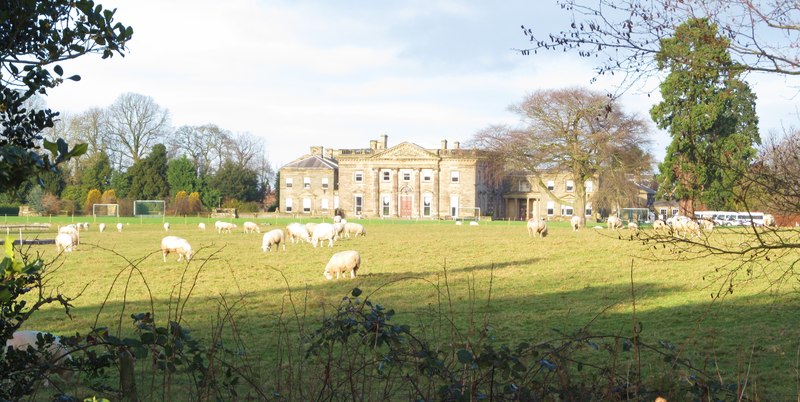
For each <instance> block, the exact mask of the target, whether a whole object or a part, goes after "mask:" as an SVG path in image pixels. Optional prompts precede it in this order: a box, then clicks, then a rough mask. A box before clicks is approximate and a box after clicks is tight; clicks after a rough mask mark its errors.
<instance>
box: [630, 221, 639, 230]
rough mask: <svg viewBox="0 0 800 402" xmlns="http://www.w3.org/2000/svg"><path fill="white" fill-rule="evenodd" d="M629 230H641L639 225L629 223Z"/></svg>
mask: <svg viewBox="0 0 800 402" xmlns="http://www.w3.org/2000/svg"><path fill="white" fill-rule="evenodd" d="M628 229H630V230H639V225H638V224H637V223H636V222H628Z"/></svg>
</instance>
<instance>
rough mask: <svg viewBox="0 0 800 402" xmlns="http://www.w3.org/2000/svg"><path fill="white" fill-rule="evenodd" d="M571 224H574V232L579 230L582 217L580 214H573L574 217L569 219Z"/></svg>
mask: <svg viewBox="0 0 800 402" xmlns="http://www.w3.org/2000/svg"><path fill="white" fill-rule="evenodd" d="M569 224H570V225H571V226H572V231H573V232H574V231H577V230H578V229H580V228H581V217H580V216H578V215H575V216H573V217H572V219H570V220H569Z"/></svg>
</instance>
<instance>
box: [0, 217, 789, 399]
mask: <svg viewBox="0 0 800 402" xmlns="http://www.w3.org/2000/svg"><path fill="white" fill-rule="evenodd" d="M26 220H27V221H29V222H41V221H44V222H47V221H51V222H52V223H53V229H52V230H51V231H49V232H45V233H40V234H38V236H40V237H42V238H52V237H54V235H55V231H56V228H55V227H56V226H57V225H58V224H64V223H67V222H69V221H71V219H70V218H52V219H51V218H36V219H34V218H28V219H26V218H16V217H15V218H11V217H9V218H5V221H6V222H7V223H14V222H25V221H26ZM74 220H75V221H76V222H78V221H83V220H82V219H79V218H75V219H74ZM88 220H89V221H91V218H89V219H88ZM166 220H167V221H169V222H170V223H171V230H170V232H169V234H170V235H176V236H180V237H184V238H186V239H187V240H188V241H189V242H190V243H191V244H192V246H193V248H194V249H195V257H194V258H193V259H192V261H191V263H190V264H188V266H187V265H186V264H184V263H179V262H176V260H175V259H176V257H175V256H174V255H170V256H169V257H168V261H167V262H166V263H164V262H163V261H162V257H161V254H160V251H159V246H160V239H161V237H163V236H165V235H166V234H165V232H164V231H163V229H162V228H161V222H162V221H161V219H149V220H140V219H138V218H136V219H134V218H123V219H122V221H123V222H126V223H128V224H127V225H126V226H125V228H124V230H123V232H122V233H117V231H116V229H115V228H114V227H113V226H114V225H113V224H114V223H116V219H115V218H113V219H112V218H107V219H105V220H104V221H105V222H107V223H108V226H109V228H107V229H106V232H105V233H99V232H98V230H97V225H96V223H93V224H92V226H91V228H90V230H89V231H88V232H82V235H81V236H82V237H81V241H82V244H81V245H80V247H79V249H78V250H77V251H76V252H73V253H68V254H65V255H63V256H61V257H58V258H57V260H56V261H55V266H58V267H59V268H58V269H57V270H56V271H55V273H54V274H53V277H52V279H51V282H50V286H51V287H58V289H59V290H60V291H61V292H63V293H65V294H68V295H70V294H72V295H74V294H78V293H79V292H81V291H82V292H83V293H82V295H81V297H80V298H79V299H78V300H76V302H75V309H74V311H73V314H74V318H73V319H72V320H68V319H64V315H63V311H61V310H58V309H46V310H44V311H42V312H41V313H39V314H36V315H35V316H34V318H33V319H32V320H31V321H29V322H28V323H27V328H31V329H40V330H48V331H53V332H56V333H60V334H70V333H74V332H75V331H79V332H84V333H85V332H86V331H87V329H88V328H90V327H92V326H93V325H94V323H95V322H98V323H99V325H103V326H109V327H111V328H112V329H113V330H114V331H116V329H117V328H118V327H120V328H121V330H122V332H123V334H126V335H130V334H131V333H132V327H131V325H130V319H129V316H130V314H131V313H136V312H144V311H148V310H149V309H150V305H151V303H152V304H153V306H154V309H155V312H156V315H157V318H161V319H164V318H165V317H166V315H167V314H170V316H171V317H173V316H174V315H175V311H176V307H175V306H176V300H177V299H178V298H179V297H180V298H185V297H186V294H187V292H188V290H189V289H190V287H191V282H192V280H193V278H194V276H195V275H196V276H197V283H196V284H195V285H194V287H193V288H192V290H191V292H192V293H191V297H190V300H189V301H188V303H186V305H185V309H183V310H182V313H181V318H182V322H183V323H184V324H185V325H186V326H188V327H190V328H192V329H193V330H194V332H195V334H196V336H199V337H202V336H203V334H204V333H207V332H208V331H209V328H210V327H211V325H212V322H213V321H214V319H215V318H216V317H217V316H218V314H219V312H220V311H221V308H220V306H221V300H223V299H224V300H225V301H226V302H227V303H234V302H238V303H239V304H237V306H236V308H235V316H234V317H235V321H236V323H237V325H238V327H237V329H238V331H239V333H240V334H241V335H242V339H243V340H244V341H245V344H246V345H245V346H246V347H247V351H248V354H249V355H250V356H254V357H257V359H258V360H259V361H261V362H263V364H264V365H265V366H269V364H271V363H270V362H272V361H273V360H274V359H275V352H274V351H275V349H276V346H275V344H276V343H277V342H278V340H279V339H281V337H280V336H279V333H280V332H281V329H280V328H279V326H278V322H279V317H281V316H282V317H283V320H286V319H287V317H290V316H291V314H290V311H291V309H290V303H294V307H295V308H296V309H298V311H300V313H299V314H301V315H304V316H305V317H306V320H305V322H306V325H307V327H308V328H309V329H313V328H315V325H316V324H317V323H318V322H319V318H320V317H321V315H322V312H323V310H326V311H328V312H330V311H331V310H332V308H333V306H335V305H337V304H338V302H339V300H341V298H342V297H343V296H345V295H347V294H348V293H349V292H350V290H351V289H352V288H353V287H359V288H361V289H363V290H364V291H365V294H370V293H372V294H371V296H370V297H371V299H372V300H374V301H375V302H378V303H381V304H383V305H385V306H387V307H390V308H393V309H395V310H396V311H397V313H398V314H397V316H396V318H395V319H394V321H396V322H399V323H406V324H409V325H411V326H412V330H416V331H417V332H419V333H426V334H428V335H430V336H437V335H438V332H437V329H436V327H435V326H431V325H430V322H429V317H430V316H431V312H432V311H435V310H436V309H438V308H440V307H441V308H444V309H446V310H449V309H450V307H449V305H450V304H452V310H453V311H452V313H449V312H448V314H451V316H453V317H454V319H455V321H456V323H457V324H458V326H459V327H460V328H461V330H462V331H463V333H464V334H467V335H468V333H469V331H470V328H472V329H475V328H477V327H480V326H481V325H482V323H483V320H484V319H488V320H489V322H490V324H491V326H492V328H493V330H492V335H493V336H494V337H495V338H496V339H497V342H498V343H517V342H520V341H523V340H525V341H533V342H540V341H542V340H545V339H549V338H552V337H554V331H553V329H558V330H563V331H572V330H574V329H576V328H579V327H581V326H584V325H586V324H588V323H590V322H591V329H592V330H593V331H594V332H595V333H612V334H622V335H630V334H631V327H632V322H633V319H632V312H633V303H632V300H633V299H632V289H631V275H632V276H633V285H634V289H635V300H636V303H635V309H636V321H640V322H642V324H643V332H642V336H643V339H644V340H645V341H646V342H650V343H656V342H657V341H658V340H662V339H663V340H668V341H670V342H672V343H675V344H677V345H679V346H685V347H686V348H687V350H688V352H686V353H687V357H691V358H692V359H693V361H694V363H695V364H696V365H697V366H701V367H707V368H708V367H713V366H714V365H717V366H718V367H719V369H720V373H719V376H720V377H721V378H722V379H723V380H724V381H726V382H734V381H736V376H737V375H740V374H742V373H743V372H744V371H745V370H746V369H747V368H746V366H747V365H750V367H749V371H750V378H751V380H750V384H752V385H751V386H753V387H757V388H758V390H759V392H760V393H761V395H764V396H766V397H767V398H768V399H776V400H783V399H794V398H795V397H796V395H797V388H796V383H797V374H796V370H795V369H796V368H797V365H798V363H797V360H798V359H797V353H798V352H797V351H798V341H799V340H800V337H799V336H798V335H800V330H798V327H799V326H798V323H800V315H799V314H797V307H798V302H797V300H796V298H794V297H793V296H794V294H793V293H792V292H791V291H793V290H794V289H789V287H786V289H785V290H782V291H774V288H769V287H768V283H767V282H766V281H764V280H756V281H750V282H744V281H742V282H737V283H736V287H735V288H734V289H735V291H734V292H733V293H732V294H727V296H726V297H725V298H724V299H721V300H716V301H712V298H711V294H712V293H716V292H717V290H718V289H719V287H720V286H723V285H724V284H723V283H719V282H716V281H712V280H710V279H704V276H706V275H707V274H710V273H713V272H714V269H715V268H716V267H719V266H722V265H723V263H724V261H722V260H714V259H703V260H695V261H655V260H653V258H652V257H653V256H654V255H653V252H652V251H651V250H649V249H647V248H646V247H645V246H643V245H642V244H641V243H639V242H631V241H620V240H619V239H618V235H617V232H610V231H607V230H596V229H583V230H580V231H578V232H573V231H571V230H570V229H568V228H567V223H560V224H559V223H555V224H551V226H550V235H549V236H548V237H547V238H545V239H535V238H530V237H528V236H527V234H526V231H525V226H524V224H523V223H521V222H481V224H480V225H479V226H469V225H461V226H457V225H454V224H453V223H452V222H449V221H441V222H438V221H437V222H421V221H420V222H404V221H377V220H376V221H361V222H360V223H362V224H364V226H365V227H366V229H367V236H366V237H363V238H355V239H343V240H340V241H338V242H337V243H336V244H335V246H334V247H333V248H328V247H320V248H313V247H311V245H309V244H294V245H293V244H288V245H287V250H286V251H285V252H284V251H279V252H274V251H273V252H271V253H263V252H262V251H261V249H260V245H261V236H260V235H258V234H248V235H245V234H243V233H242V231H241V222H243V221H244V220H243V219H239V220H237V222H238V223H239V228H238V231H237V232H234V233H231V234H217V233H216V232H215V231H214V230H213V222H214V220H208V219H203V220H201V219H197V218H188V219H184V218H167V219H166ZM200 221H204V222H206V225H207V226H208V228H209V229H207V230H206V231H204V232H202V231H200V230H198V228H197V223H198V222H200ZM256 221H257V222H259V223H261V224H263V225H264V226H262V232H263V231H264V230H266V229H271V228H275V227H280V228H285V225H286V223H288V222H289V221H287V220H284V219H274V218H271V219H256ZM2 222H3V221H2V218H0V223H2ZM266 224H270V225H271V226H269V227H268V226H266ZM619 233H621V234H622V235H623V236H625V237H627V236H629V235H630V233H631V232H630V231H627V230H623V231H620V232H619ZM18 235H19V234H18V233H17V234H14V232H12V236H13V237H17V236H18ZM35 235H36V234H34V233H33V232H31V233H24V234H23V236H25V237H33V236H35ZM713 236H720V237H724V236H728V237H731V236H740V234H738V233H736V232H733V231H727V232H725V231H718V232H715V233H714V235H713ZM347 249H353V250H358V251H359V252H360V253H361V256H362V267H361V270H360V271H359V275H358V277H357V278H356V279H354V280H350V279H347V280H341V279H340V280H339V281H335V280H334V281H326V280H325V279H324V277H323V276H322V271H323V269H324V266H325V264H326V262H327V261H328V259H329V258H330V256H331V255H332V254H333V253H335V252H338V251H342V250H347ZM30 251H31V252H33V253H39V252H40V253H41V254H42V255H43V257H44V258H45V259H46V260H50V259H53V258H55V246H34V247H31V249H30ZM656 257H658V256H656ZM126 258H127V259H131V260H134V261H135V262H136V266H137V268H138V270H131V269H130V265H129V263H128V261H127V260H126ZM777 263H780V262H777ZM445 273H446V281H447V284H448V285H449V286H448V287H449V295H450V301H449V302H448V301H447V300H446V293H443V294H439V293H437V287H436V286H435V285H436V284H439V285H441V286H442V287H441V289H444V287H443V286H444V284H445ZM710 276H711V275H709V277H710ZM115 280H116V282H115ZM182 281H183V282H182ZM795 281H796V280H795V279H792V280H791V283H792V284H794V283H796V282H795ZM490 289H491V301H490V302H488V303H487V301H488V299H489V297H490ZM767 289H772V290H771V291H765V290H767ZM373 292H374V293H373ZM290 295H291V300H290V298H289V296H290ZM107 296H108V299H107V300H106V297H107ZM170 306H172V307H170ZM101 309H102V311H101ZM169 311H171V312H169ZM120 322H121V326H120ZM465 336H466V335H465Z"/></svg>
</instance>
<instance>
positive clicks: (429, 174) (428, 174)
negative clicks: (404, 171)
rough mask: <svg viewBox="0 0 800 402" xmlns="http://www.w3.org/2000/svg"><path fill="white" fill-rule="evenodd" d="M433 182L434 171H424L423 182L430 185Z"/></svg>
mask: <svg viewBox="0 0 800 402" xmlns="http://www.w3.org/2000/svg"><path fill="white" fill-rule="evenodd" d="M431 180H433V169H422V181H424V182H426V183H430V182H431Z"/></svg>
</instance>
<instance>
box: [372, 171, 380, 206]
mask: <svg viewBox="0 0 800 402" xmlns="http://www.w3.org/2000/svg"><path fill="white" fill-rule="evenodd" d="M380 173H381V170H380V169H379V168H375V169H372V177H373V179H372V191H373V192H374V195H373V197H372V198H373V205H374V209H373V210H372V211H373V214H375V215H374V216H375V217H380V216H381V214H380V211H381V209H380V208H381V204H380V202H381V201H380V199H381V181H380Z"/></svg>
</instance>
